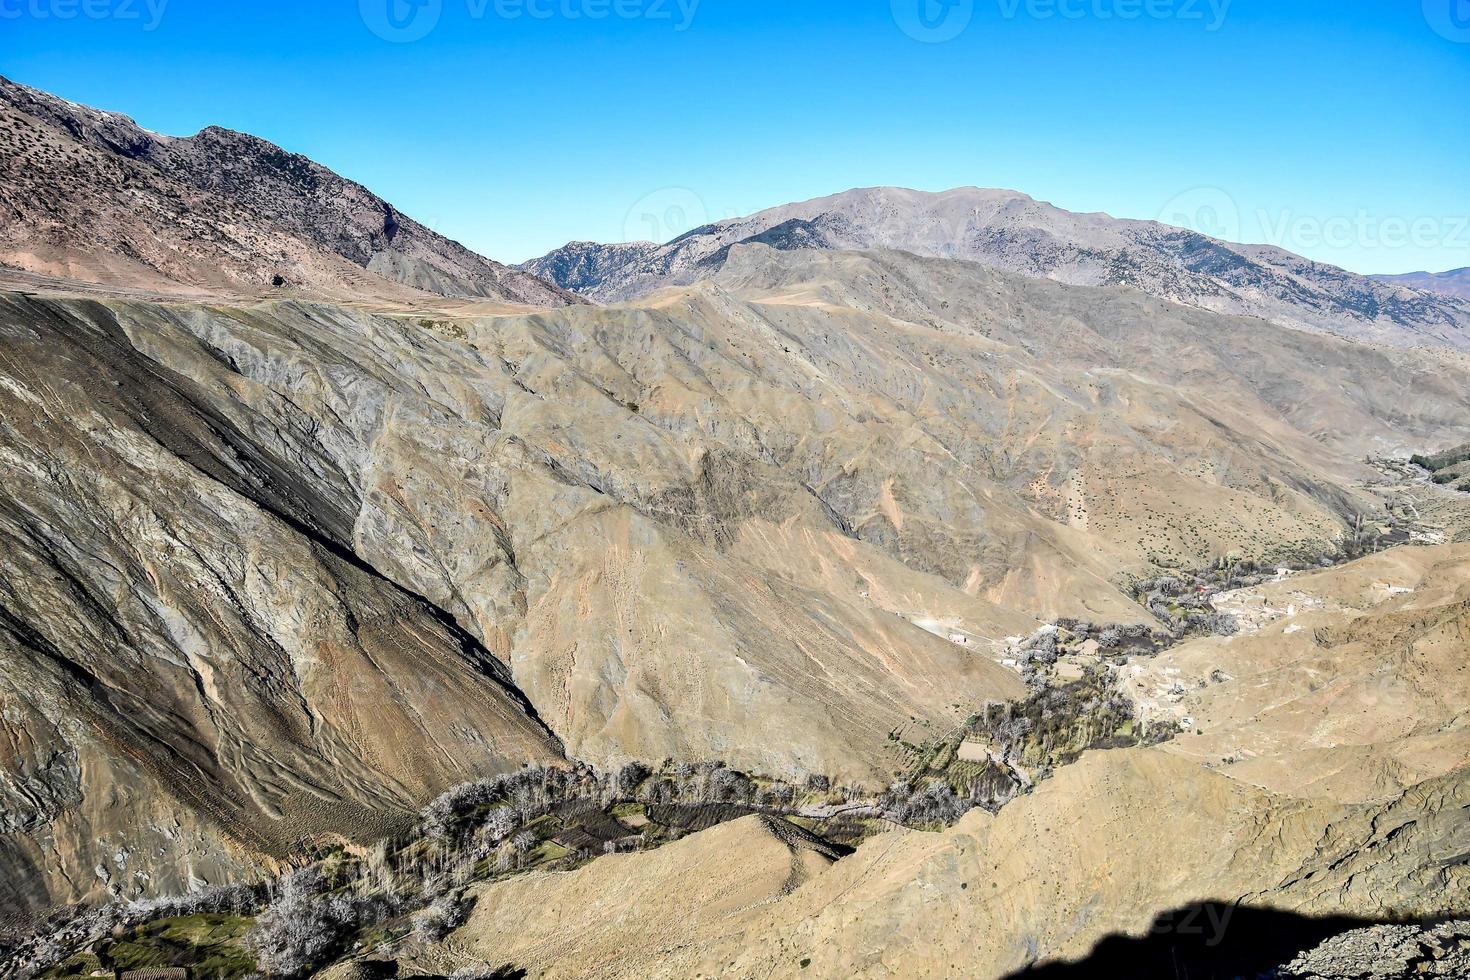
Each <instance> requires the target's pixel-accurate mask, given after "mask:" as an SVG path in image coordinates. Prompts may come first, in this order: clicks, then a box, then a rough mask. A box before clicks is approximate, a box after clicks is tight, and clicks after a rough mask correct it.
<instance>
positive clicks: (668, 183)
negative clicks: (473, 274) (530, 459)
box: [0, 0, 1470, 272]
mask: <svg viewBox="0 0 1470 980" xmlns="http://www.w3.org/2000/svg"><path fill="white" fill-rule="evenodd" d="M0 73H3V74H5V75H7V76H9V77H11V78H14V79H16V80H17V81H21V82H25V83H28V84H32V85H36V86H38V87H41V88H44V89H47V90H50V91H52V92H55V93H57V94H59V95H62V96H65V97H66V98H70V99H73V100H75V101H78V102H84V103H88V104H91V105H96V106H99V107H101V108H108V109H115V110H118V111H122V112H125V113H127V114H129V115H131V116H133V117H134V118H135V119H137V120H138V121H139V122H140V123H141V124H143V125H145V126H147V127H149V128H150V129H155V130H158V131H160V132H165V133H172V134H185V133H192V132H194V131H196V130H198V129H199V128H201V127H203V126H206V125H210V124H218V125H222V126H227V127H229V128H232V129H239V130H245V131H248V132H252V133H255V134H257V135H260V136H263V137H265V138H267V139H270V140H272V141H274V142H276V143H279V144H281V145H282V146H284V147H286V148H288V149H291V150H295V151H298V152H301V153H305V154H307V155H308V156H310V157H313V158H314V159H316V160H318V161H320V162H321V163H323V164H325V165H327V166H329V167H331V168H332V169H334V170H337V171H339V172H340V173H342V174H344V175H346V176H349V177H352V178H354V179H356V180H359V181H361V182H362V183H364V184H366V185H367V186H368V187H370V188H372V189H373V190H374V191H376V192H377V193H379V194H381V195H382V196H384V197H385V198H387V199H388V200H390V201H392V202H393V203H394V204H395V205H397V206H398V207H399V208H400V209H402V210H403V211H405V212H406V213H408V214H411V215H413V216H415V217H417V218H419V219H420V220H422V221H424V222H425V223H427V224H429V225H431V226H432V227H434V228H435V229H436V230H438V231H440V232H441V233H443V234H446V235H448V236H450V237H452V238H455V239H458V240H460V241H462V242H464V243H465V244H467V245H469V246H470V247H472V248H474V249H476V250H478V251H481V252H483V253H485V254H486V255H489V256H491V257H493V258H498V259H501V260H503V261H519V260H522V259H526V258H530V257H532V256H535V255H538V254H541V253H542V252H545V251H548V250H550V249H551V248H554V247H556V246H559V245H561V244H563V243H564V242H566V241H568V240H571V239H591V240H597V241H619V240H624V239H626V238H633V237H636V238H644V237H655V238H668V237H671V236H672V235H673V234H676V233H678V232H680V231H683V230H686V228H687V227H690V226H692V225H695V224H698V223H701V222H702V221H704V220H713V219H717V218H722V217H728V216H731V215H735V214H744V213H748V212H751V211H755V210H758V209H760V208H763V207H768V206H772V205H776V204H782V203H786V202H790V201H795V200H802V199H805V198H808V197H815V196H819V195H823V194H828V193H833V192H836V191H839V190H845V189H848V188H851V187H859V186H869V185H875V184H897V185H903V186H909V187H917V188H921V189H926V190H940V189H944V188H947V187H953V186H959V185H967V184H973V185H978V186H986V187H1010V188H1015V189H1017V190H1022V191H1025V192H1026V193H1029V194H1031V195H1033V196H1035V197H1038V198H1041V199H1043V200H1047V201H1051V202H1052V203H1054V204H1057V205H1059V206H1061V207H1065V208H1068V209H1071V210H1079V211H1107V212H1109V213H1111V214H1114V215H1118V216H1123V217H1138V218H1164V219H1167V220H1171V221H1173V222H1174V223H1186V224H1193V225H1195V226H1197V227H1200V228H1201V229H1202V230H1205V231H1211V232H1215V233H1220V234H1223V235H1225V236H1226V237H1231V238H1236V239H1239V240H1246V241H1269V242H1272V243H1273V244H1279V245H1282V246H1284V247H1287V248H1290V249H1292V250H1293V251H1297V252H1301V253H1303V254H1305V255H1308V256H1310V257H1312V258H1315V259H1319V260H1322V261H1327V262H1332V263H1335V264H1337V265H1342V266H1344V267H1347V268H1349V269H1353V270H1355V271H1359V272H1406V271H1411V270H1418V269H1433V270H1435V271H1438V270H1442V269H1448V268H1454V267H1460V266H1467V265H1470V227H1467V225H1470V0H254V2H249V3H246V2H240V3H225V2H219V0H0Z"/></svg>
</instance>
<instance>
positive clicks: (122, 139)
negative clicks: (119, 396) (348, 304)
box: [0, 78, 582, 306]
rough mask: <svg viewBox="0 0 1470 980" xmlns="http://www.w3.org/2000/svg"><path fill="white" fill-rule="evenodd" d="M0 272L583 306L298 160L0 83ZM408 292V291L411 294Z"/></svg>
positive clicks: (238, 138) (210, 132) (255, 144)
mask: <svg viewBox="0 0 1470 980" xmlns="http://www.w3.org/2000/svg"><path fill="white" fill-rule="evenodd" d="M0 175H3V177H4V179H3V180H0V215H3V216H4V220H3V222H0V262H3V263H4V264H7V265H10V266H13V267H16V268H21V269H24V270H26V271H29V272H39V273H48V274H57V275H63V276H67V277H70V278H76V279H81V280H93V281H103V282H121V283H129V284H139V285H145V286H149V287H154V288H165V289H166V288H167V287H168V286H169V284H180V285H183V286H185V287H193V288H204V289H210V288H213V289H220V288H223V289H228V290H245V291H251V290H270V289H271V288H273V287H274V288H279V287H297V288H301V289H304V290H307V291H313V292H322V293H325V294H328V295H338V296H345V295H363V296H366V297H369V298H370V297H371V296H372V295H374V294H375V293H385V292H386V293H387V294H389V295H391V294H392V293H393V291H394V290H395V289H397V290H398V291H399V292H403V290H402V287H408V288H409V289H410V290H414V291H419V292H428V293H434V294H438V295H441V296H446V297H455V298H466V299H489V300H499V301H505V302H511V303H523V304H528V305H535V306H564V305H567V304H569V303H577V302H582V300H580V299H579V298H578V297H576V296H574V295H573V294H572V293H570V292H569V291H567V290H565V289H563V288H561V287H560V286H556V285H553V284H550V283H547V282H545V281H543V280H540V279H538V278H537V277H535V276H534V275H531V274H528V273H525V272H522V271H520V270H518V269H512V268H510V267H508V266H505V265H502V264H500V263H498V262H493V261H491V260H489V259H486V258H483V257H482V256H479V255H477V254H475V253H474V252H472V251H470V250H469V249H467V248H465V247H464V246H462V245H460V244H459V243H457V242H453V241H450V240H449V239H447V238H444V237H443V236H441V235H439V234H437V233H435V232H433V231H431V230H430V229H428V228H426V227H425V226H423V225H422V224H420V223H419V222H417V221H415V220H413V219H412V218H410V217H408V216H407V215H404V214H402V213H401V212H399V211H398V210H397V209H396V208H394V207H393V205H391V204H390V203H388V202H387V201H385V200H383V199H382V198H380V197H378V196H377V195H375V194H373V193H372V192H371V191H369V190H368V189H367V188H365V187H363V186H362V185H360V184H357V183H355V182H353V181H350V180H347V179H346V178H344V177H341V176H339V175H338V174H336V173H334V172H332V171H331V170H328V169H327V168H326V167H323V166H321V165H320V164H317V163H315V162H313V161H311V160H309V159H307V158H306V157H304V156H301V155H300V154H296V153H290V152H287V151H286V150H283V149H281V148H280V147H278V146H276V145H274V144H272V143H269V142H267V141H266V140H263V139H260V138H258V137H255V136H250V135H248V134H244V133H237V132H234V131H231V130H228V129H222V128H220V127H218V126H210V127H207V128H206V129H203V130H201V131H200V132H199V133H197V134H196V135H194V136H189V137H172V136H162V135H159V134H157V133H153V132H150V131H148V130H146V129H143V128H142V127H140V126H138V125H137V124H136V123H134V122H133V120H131V119H129V118H128V117H127V116H123V115H120V114H117V113H112V112H103V111H101V110H98V109H92V108H89V107H87V106H82V105H78V104H76V103H74V102H68V101H66V100H65V99H61V98H57V97H56V96H53V95H49V94H47V93H45V92H41V91H38V90H36V89H33V88H29V87H27V86H24V85H20V84H17V83H15V82H12V81H9V80H8V79H5V78H0ZM409 295H411V294H409Z"/></svg>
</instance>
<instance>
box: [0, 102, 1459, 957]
mask: <svg viewBox="0 0 1470 980" xmlns="http://www.w3.org/2000/svg"><path fill="white" fill-rule="evenodd" d="M0 178H3V179H0V264H3V266H4V267H3V268H0V719H3V725H0V975H4V976H19V977H27V978H29V977H33V976H45V977H48V978H53V980H60V978H64V977H80V976H86V975H89V974H91V973H92V972H93V971H94V970H100V971H104V973H106V975H111V971H113V970H127V969H139V968H152V967H161V966H188V967H190V968H191V969H193V970H194V977H195V978H196V980H205V978H210V980H212V978H215V977H219V978H221V980H225V978H228V980H235V978H243V977H245V976H246V975H248V974H253V973H256V972H257V971H262V972H265V973H268V974H270V975H272V976H305V975H310V974H315V973H321V974H322V975H324V976H328V977H332V978H341V980H348V978H365V977H380V976H394V975H396V976H403V977H408V976H420V975H422V976H448V975H454V974H461V975H462V976H464V977H466V978H470V977H482V978H483V977H491V976H525V975H529V976H536V977H542V976H544V977H671V978H672V977H694V976H705V977H710V976H738V977H785V976H792V977H800V976H861V977H868V976H872V977H879V976H909V977H1007V976H1019V975H1022V974H1023V973H1025V974H1027V975H1036V976H1046V975H1051V974H1057V975H1075V976H1089V975H1091V976H1099V975H1110V974H1109V973H1108V972H1107V971H1108V970H1110V969H1113V968H1114V967H1113V965H1112V964H1117V963H1128V962H1132V963H1134V964H1136V965H1137V967H1136V968H1137V969H1138V970H1139V971H1140V972H1138V973H1137V975H1140V976H1152V975H1156V974H1154V973H1152V972H1149V971H1150V970H1151V969H1152V965H1151V964H1153V963H1154V962H1155V960H1154V959H1153V958H1154V957H1158V956H1162V957H1164V959H1165V960H1168V959H1169V957H1174V958H1176V960H1177V958H1178V957H1186V958H1190V957H1192V958H1191V959H1189V960H1188V962H1190V963H1192V964H1196V965H1198V964H1208V963H1212V962H1213V963H1215V964H1217V965H1218V968H1219V969H1222V970H1224V969H1227V968H1228V969H1229V970H1231V971H1233V972H1230V973H1229V975H1230V976H1258V975H1259V976H1264V975H1268V973H1269V971H1271V970H1279V971H1280V972H1278V973H1276V974H1275V975H1276V976H1281V977H1309V976H1310V977H1323V978H1325V977H1335V976H1358V975H1363V976H1368V975H1375V976H1380V975H1381V976H1384V977H1395V976H1399V975H1403V976H1409V975H1429V976H1436V975H1437V976H1457V975H1464V974H1463V973H1457V972H1456V971H1457V970H1460V969H1461V967H1462V966H1463V965H1464V964H1465V962H1466V958H1467V957H1470V930H1466V929H1465V928H1464V927H1463V920H1465V919H1467V918H1470V863H1467V862H1470V858H1467V854H1470V821H1467V820H1466V819H1465V812H1466V809H1467V807H1470V728H1467V724H1470V719H1467V717H1466V714H1465V712H1466V708H1465V706H1466V704H1467V703H1470V493H1466V492H1463V491H1464V488H1461V487H1460V486H1459V485H1458V483H1457V481H1458V480H1459V478H1460V477H1461V476H1467V474H1465V473H1463V472H1462V470H1463V467H1464V466H1465V459H1464V458H1461V456H1460V455H1459V453H1460V451H1461V450H1464V449H1465V446H1466V441H1467V438H1470V435H1467V433H1470V354H1467V353H1466V350H1467V348H1470V343H1467V341H1466V337H1467V336H1470V334H1467V333H1466V329H1467V327H1470V306H1467V305H1466V304H1465V302H1464V301H1463V300H1461V299H1456V298H1454V297H1452V296H1445V295H1433V294H1431V293H1428V292H1423V291H1420V290H1418V289H1415V288H1411V286H1410V285H1396V284H1379V283H1370V284H1369V285H1366V286H1365V285H1364V284H1365V283H1369V280H1367V279H1362V278H1361V277H1350V276H1349V274H1347V273H1342V272H1340V270H1331V269H1328V268H1327V267H1323V266H1319V265H1316V264H1314V263H1307V262H1306V260H1301V259H1297V258H1296V257H1295V256H1290V255H1287V254H1286V253H1280V252H1277V251H1267V250H1261V249H1260V248H1259V247H1250V246H1230V245H1228V244H1227V243H1218V242H1214V241H1213V240H1209V239H1204V238H1203V237H1202V236H1197V235H1193V233H1187V232H1182V231H1179V230H1177V229H1167V228H1165V227H1164V226H1160V225H1152V224H1144V223H1138V222H1117V221H1114V220H1113V219H1110V218H1107V217H1106V216H1100V215H1089V216H1076V215H1067V214H1066V213H1065V212H1059V211H1056V210H1055V209H1050V208H1049V207H1047V206H1043V205H1039V204H1038V203H1037V202H1035V201H1031V200H1030V199H1029V198H1024V197H1023V196H1017V195H1012V194H1009V193H1003V192H982V191H958V192H952V193H951V194H949V195H940V196H937V197H936V196H933V195H919V194H916V193H914V192H898V191H884V192H853V193H851V194H848V195H840V196H839V197H837V198H834V199H827V200H824V201H822V202H811V203H809V204H806V205H794V206H791V207H789V208H785V209H778V210H776V211H774V212H771V213H769V214H766V215H758V216H755V217H753V218H750V219H740V220H737V221H734V222H729V223H724V224H721V225H718V226H711V227H710V228H706V229H700V230H697V231H696V232H692V233H690V235H689V236H685V237H684V238H683V239H680V240H679V241H677V242H675V243H671V244H669V245H667V246H652V245H649V246H644V245H640V244H636V243H635V244H633V245H622V246H579V247H576V248H573V247H569V248H571V249H572V251H571V252H567V253H563V254H561V255H559V256H553V257H549V258H548V259H547V260H538V262H535V263H531V264H529V265H528V267H527V268H526V269H525V270H517V269H512V268H510V267H507V266H504V265H500V264H498V263H495V262H492V261H490V260H488V259H483V258H481V257H480V256H477V255H474V254H473V253H471V252H469V251H468V250H466V249H464V248H462V247H461V246H459V245H457V244H455V243H453V242H449V241H448V240H446V239H443V238H441V237H439V236H437V235H435V234H434V233H433V232H431V231H429V230H428V229H426V228H424V227H423V226H421V225H419V224H417V223H415V222H413V221H412V220H411V219H409V218H408V217H406V216H403V215H400V214H398V212H397V211H396V209H394V208H393V207H392V206H391V205H389V204H387V203H386V202H383V201H382V200H381V199H379V198H376V197H375V196H373V195H372V194H371V193H370V192H368V191H367V190H365V189H364V188H362V187H360V186H359V185H356V184H353V183H351V182H349V181H346V180H344V179H343V178H340V177H338V176H336V175H335V174H332V173H331V172H330V171H327V170H325V169H324V168H321V167H319V166H318V165H316V164H313V163H311V162H310V161H308V160H306V159H305V158H302V157H298V156H294V155H292V154H289V153H286V152H285V151H282V150H279V149H277V148H276V147H274V146H271V145H270V144H266V143H264V142H263V141H260V140H257V139H255V138H254V137H249V136H244V135H242V134H236V133H230V132H227V131H224V130H216V129H209V130H205V131H204V132H202V133H200V134H198V135H196V136H193V137H169V136H161V135H158V134H152V133H148V132H147V131H144V130H141V129H139V128H138V127H136V126H135V125H134V124H133V123H131V121H129V120H127V119H126V118H125V117H122V116H118V115H116V114H113V113H106V112H101V111H98V110H93V109H88V108H86V107H81V106H76V105H73V104H71V103H66V102H64V101H62V100H59V99H55V98H54V97H51V96H48V95H45V94H44V93H39V92H36V91H34V90H31V89H27V88H25V87H24V86H19V85H16V84H14V83H10V82H6V81H3V80H0ZM573 253H575V254H573ZM1125 268H1126V269H1131V270H1134V271H1133V272H1130V273H1129V274H1127V275H1124V274H1122V273H1121V272H1120V271H1119V270H1120V269H1125ZM1135 273H1136V274H1135ZM277 279H279V280H280V281H277ZM1267 280H1269V282H1267ZM582 292H585V296H584V295H580V294H579V293H582ZM604 303H607V305H603V304H604ZM1467 455H1470V454H1467ZM1467 478H1470V476H1467ZM1374 930H1378V931H1374ZM1323 944H1325V945H1323ZM1319 945H1320V946H1321V948H1320V949H1318V947H1319ZM1110 957H1111V959H1110ZM1395 957H1398V959H1395ZM1355 958H1356V960H1357V961H1358V962H1367V961H1369V960H1372V961H1373V963H1376V964H1377V966H1375V967H1374V968H1378V967H1380V966H1381V968H1382V969H1381V971H1380V973H1378V974H1369V973H1362V974H1354V973H1348V972H1337V973H1333V972H1322V971H1330V970H1331V969H1338V967H1335V966H1332V964H1333V963H1340V962H1341V961H1344V960H1354V959H1355ZM1293 961H1297V962H1295V963H1294V962H1293ZM1289 964H1290V965H1289ZM1314 964H1315V965H1314ZM1324 964H1326V965H1324ZM1370 965H1372V964H1370ZM1319 968H1320V969H1319ZM1069 970H1072V971H1079V972H1073V973H1068V972H1067V971H1069ZM1391 970H1399V971H1400V972H1390V971H1391ZM518 971H523V972H518ZM1028 971H1029V973H1028ZM1314 971H1315V972H1314ZM1414 971H1417V972H1414ZM1435 971H1438V972H1435ZM1158 975H1163V974H1158ZM1190 975H1191V976H1195V975H1205V974H1200V973H1191V974H1190ZM1220 975H1222V976H1223V975H1225V974H1224V973H1222V974H1220Z"/></svg>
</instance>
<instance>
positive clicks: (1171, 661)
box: [1127, 545, 1470, 802]
mask: <svg viewBox="0 0 1470 980" xmlns="http://www.w3.org/2000/svg"><path fill="white" fill-rule="evenodd" d="M1216 605H1217V606H1219V607H1221V608H1225V609H1229V610H1232V611H1234V612H1235V614H1236V615H1237V616H1238V617H1239V618H1240V619H1241V621H1242V622H1243V623H1244V624H1245V625H1246V630H1247V633H1248V634H1249V635H1242V636H1237V637H1234V638H1232V639H1230V640H1223V639H1205V640H1196V641H1193V642H1191V643H1188V644H1185V645H1183V646H1180V647H1178V648H1176V649H1174V650H1170V651H1168V652H1167V653H1165V654H1163V655H1162V656H1160V657H1159V658H1158V659H1157V660H1154V661H1151V662H1148V663H1146V664H1140V665H1137V666H1136V667H1134V668H1132V669H1130V671H1129V677H1128V680H1127V685H1128V689H1129V690H1130V692H1131V693H1132V694H1133V695H1134V697H1135V698H1136V699H1137V701H1138V702H1139V703H1140V704H1141V705H1142V706H1143V709H1144V714H1145V716H1146V717H1148V716H1151V717H1159V716H1165V717H1169V718H1185V717H1187V718H1189V719H1190V720H1191V721H1192V722H1193V723H1194V725H1195V726H1198V731H1199V734H1194V733H1186V734H1185V735H1183V736H1181V737H1180V738H1178V739H1176V740H1175V741H1173V742H1171V743H1170V744H1169V746H1168V748H1169V751H1171V752H1176V753H1179V754H1181V755H1184V756H1187V757H1189V758H1191V759H1195V760H1197V761H1199V762H1201V763H1202V764H1205V765H1209V766H1213V767H1215V768H1218V769H1219V771H1221V772H1224V773H1226V774H1228V775H1229V776H1230V777H1231V778H1234V779H1239V780H1242V781H1244V782H1248V783H1251V784H1253V785H1258V786H1261V787H1264V788H1265V789H1268V790H1271V791H1272V792H1276V793H1281V794H1285V795H1292V796H1303V797H1314V798H1315V797H1327V798H1330V799H1334V800H1338V801H1343V802H1358V801H1374V800H1377V801H1383V800H1387V799H1391V798H1393V797H1395V796H1397V795H1399V794H1400V793H1403V792H1404V791H1406V790H1407V789H1409V788H1410V787H1413V786H1415V785H1417V784H1419V783H1421V782H1423V781H1425V780H1428V779H1431V778H1435V777H1438V776H1441V775H1443V774H1444V773H1446V772H1448V771H1450V770H1453V769H1456V768H1459V767H1460V766H1463V765H1464V764H1465V761H1466V760H1467V759H1470V718H1466V716H1465V704H1466V703H1467V700H1470V546H1465V545H1458V546H1454V547H1440V548H1398V549H1394V550H1392V551H1388V552H1385V553H1383V554H1380V555H1375V556H1373V557H1372V558H1368V559H1364V560H1362V561H1359V562H1355V563H1353V564H1350V565H1345V566H1342V567H1340V568H1334V569H1329V570H1327V571H1322V572H1317V573H1314V574H1311V575H1301V576H1292V577H1290V578H1288V579H1286V580H1284V581H1280V582H1275V583H1270V584H1267V585H1264V586H1260V587H1258V588H1254V589H1248V590H1245V591H1244V592H1241V593H1235V594H1232V595H1228V596H1225V597H1222V598H1220V599H1217V601H1216ZM1176 692H1177V693H1176Z"/></svg>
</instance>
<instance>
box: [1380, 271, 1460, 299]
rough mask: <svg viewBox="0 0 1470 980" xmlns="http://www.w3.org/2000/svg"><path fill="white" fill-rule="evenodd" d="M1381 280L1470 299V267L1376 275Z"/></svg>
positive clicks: (1428, 291)
mask: <svg viewBox="0 0 1470 980" xmlns="http://www.w3.org/2000/svg"><path fill="white" fill-rule="evenodd" d="M1373 278H1374V279H1376V280H1378V281H1379V282H1387V283H1393V284H1395V285H1398V286H1408V287H1409V288H1410V289H1421V290H1423V291H1424V292H1426V293H1440V294H1442V295H1445V296H1458V297H1459V298H1460V299H1470V268H1465V269H1452V270H1450V271H1449V272H1410V273H1406V274H1405V275H1401V276H1374V277H1373Z"/></svg>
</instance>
